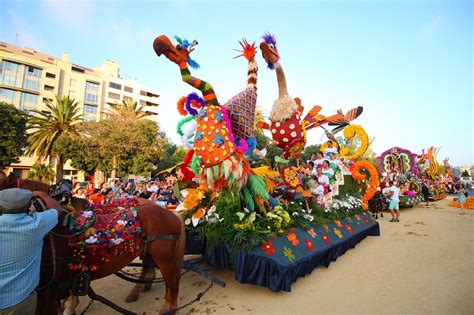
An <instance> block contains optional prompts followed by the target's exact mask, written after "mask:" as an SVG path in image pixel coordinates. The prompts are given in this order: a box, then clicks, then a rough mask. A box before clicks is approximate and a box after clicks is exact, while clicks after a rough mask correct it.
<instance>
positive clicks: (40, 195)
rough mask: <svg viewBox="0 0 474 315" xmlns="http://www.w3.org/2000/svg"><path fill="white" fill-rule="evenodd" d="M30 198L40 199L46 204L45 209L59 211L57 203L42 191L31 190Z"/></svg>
mask: <svg viewBox="0 0 474 315" xmlns="http://www.w3.org/2000/svg"><path fill="white" fill-rule="evenodd" d="M32 198H38V199H40V200H41V201H42V202H43V203H44V205H45V206H46V209H56V210H58V211H59V204H58V203H57V202H56V200H54V199H53V198H51V197H50V196H49V195H48V194H47V193H45V192H44V191H33V193H32Z"/></svg>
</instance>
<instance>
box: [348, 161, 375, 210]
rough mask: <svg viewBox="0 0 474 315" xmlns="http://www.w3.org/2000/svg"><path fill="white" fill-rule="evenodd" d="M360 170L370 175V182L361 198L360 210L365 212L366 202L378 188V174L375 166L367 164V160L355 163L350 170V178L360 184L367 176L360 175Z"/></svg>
mask: <svg viewBox="0 0 474 315" xmlns="http://www.w3.org/2000/svg"><path fill="white" fill-rule="evenodd" d="M362 169H365V170H367V172H368V173H369V175H370V181H369V182H368V184H367V188H366V191H365V194H364V195H363V196H362V209H364V210H367V209H368V208H369V207H368V205H367V202H368V201H369V200H370V199H371V198H372V197H373V196H374V194H375V192H376V191H377V187H378V186H379V173H378V172H377V169H376V168H375V166H373V165H372V164H370V163H369V161H367V160H362V161H357V162H355V163H354V165H353V166H352V168H351V174H352V177H353V178H354V179H355V180H356V181H358V182H361V181H363V180H365V179H366V178H367V175H365V174H363V173H361V172H360V171H361V170H362Z"/></svg>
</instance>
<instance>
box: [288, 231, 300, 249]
mask: <svg viewBox="0 0 474 315" xmlns="http://www.w3.org/2000/svg"><path fill="white" fill-rule="evenodd" d="M286 238H287V239H288V241H289V242H290V243H291V244H293V246H298V244H299V243H300V241H299V240H298V238H297V237H296V234H295V233H288V235H286Z"/></svg>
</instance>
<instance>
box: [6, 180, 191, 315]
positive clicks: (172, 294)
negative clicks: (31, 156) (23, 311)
mask: <svg viewBox="0 0 474 315" xmlns="http://www.w3.org/2000/svg"><path fill="white" fill-rule="evenodd" d="M25 185H26V184H25ZM28 185H30V186H28V187H34V189H35V190H37V188H38V187H41V186H42V185H41V183H39V182H34V181H29V182H28ZM0 187H2V186H0ZM8 187H10V186H7V187H6V188H8ZM19 187H20V188H24V187H25V186H24V185H23V181H22V182H21V183H20V186H19ZM0 189H1V188H0ZM43 191H44V190H43ZM46 191H47V189H46ZM86 204H87V201H85V200H83V199H78V198H73V199H72V206H73V208H77V209H83V208H84V207H85V205H86ZM137 213H138V218H139V220H140V224H141V227H142V233H143V234H144V235H146V237H147V238H148V239H155V240H152V241H148V242H142V244H141V245H140V248H139V250H138V252H137V253H136V255H135V256H133V255H123V256H111V257H110V262H107V263H101V264H100V265H99V269H98V270H97V271H93V272H90V279H91V280H96V279H100V278H104V277H107V276H109V275H112V274H114V273H116V272H117V271H119V270H121V269H122V268H124V267H126V266H127V265H128V264H129V263H131V262H132V261H133V260H134V259H135V258H136V257H137V256H138V255H139V254H140V253H141V252H143V250H144V249H145V246H146V252H147V254H148V255H149V256H151V257H152V259H153V261H154V262H155V263H156V264H157V265H158V266H159V268H160V270H161V273H162V275H163V278H164V279H165V284H166V293H165V302H164V304H163V306H162V309H161V311H162V312H174V311H175V310H176V308H177V298H178V292H179V281H180V277H181V269H182V265H183V257H184V247H185V238H186V233H185V231H184V223H183V221H182V219H181V217H180V216H178V215H176V214H175V213H174V212H170V211H168V210H166V209H164V208H162V207H159V206H157V205H154V204H149V203H147V202H146V201H142V202H141V204H140V205H139V206H137ZM66 215H68V213H67V212H65V211H60V215H59V221H58V222H59V224H58V225H57V226H56V227H55V228H54V229H53V230H52V231H51V232H50V234H49V237H47V238H45V242H44V245H43V252H42V259H41V278H40V284H39V286H38V288H37V294H38V304H37V305H38V306H37V309H36V314H48V315H49V314H60V313H61V305H60V301H61V299H65V298H67V297H69V296H70V290H71V287H72V283H73V281H74V278H75V276H76V275H77V274H78V272H77V271H72V270H69V268H68V262H70V261H72V260H73V259H74V255H73V252H74V248H72V247H70V246H69V245H68V238H67V236H68V229H69V227H68V226H67V225H66V226H64V225H63V224H62V223H63V221H64V219H65V216H66ZM170 235H175V236H177V238H176V239H166V236H170ZM160 236H165V239H163V240H160V239H159V238H160ZM156 238H158V240H156Z"/></svg>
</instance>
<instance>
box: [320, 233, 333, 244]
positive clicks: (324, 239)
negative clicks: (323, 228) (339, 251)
mask: <svg viewBox="0 0 474 315" xmlns="http://www.w3.org/2000/svg"><path fill="white" fill-rule="evenodd" d="M321 238H322V239H323V241H324V242H325V243H326V245H329V244H331V240H330V239H329V237H327V236H326V235H324V233H321Z"/></svg>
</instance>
